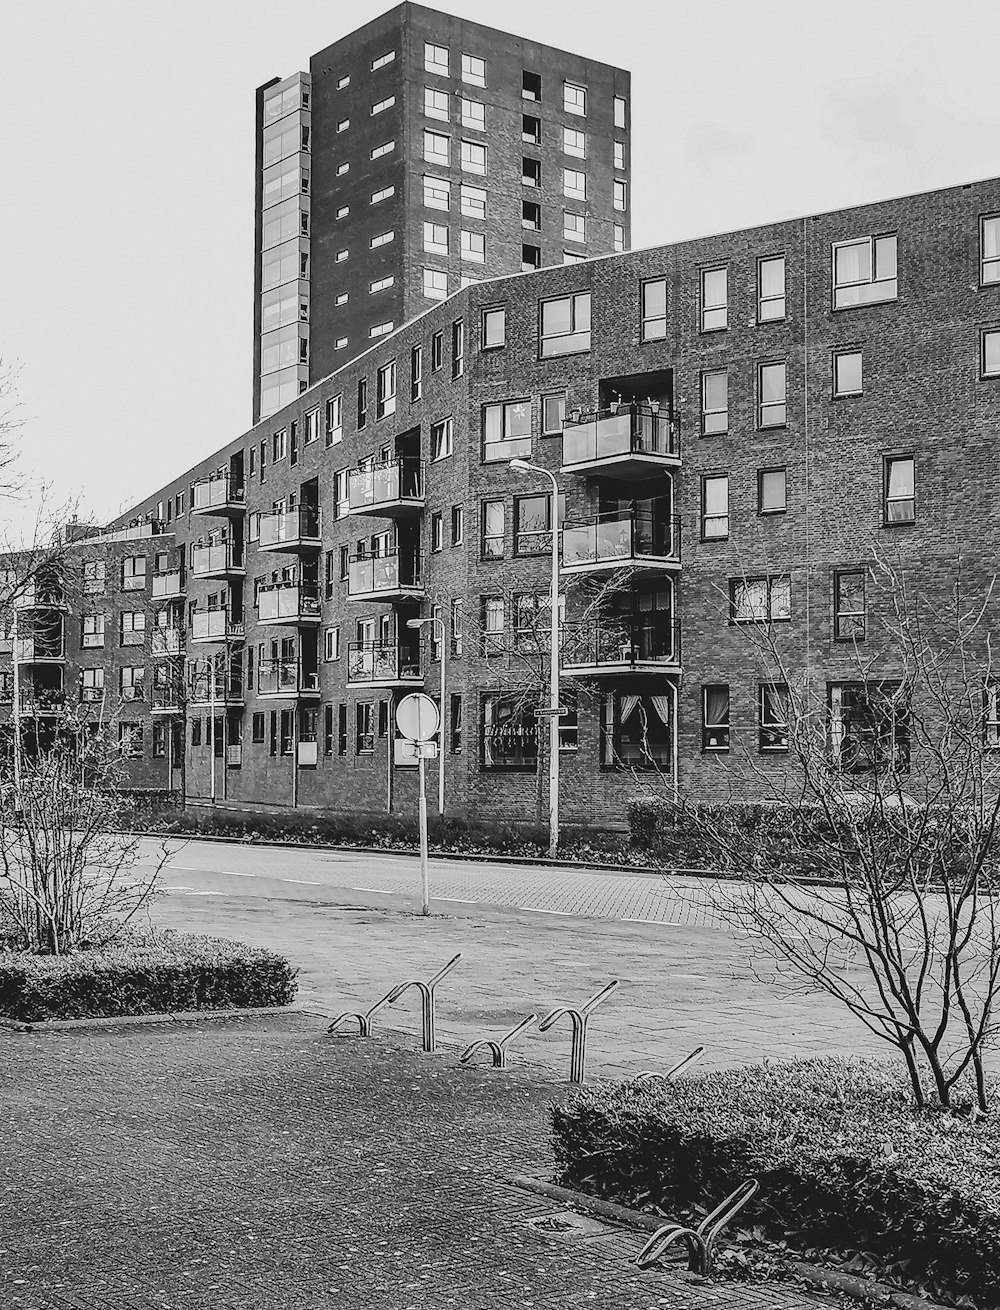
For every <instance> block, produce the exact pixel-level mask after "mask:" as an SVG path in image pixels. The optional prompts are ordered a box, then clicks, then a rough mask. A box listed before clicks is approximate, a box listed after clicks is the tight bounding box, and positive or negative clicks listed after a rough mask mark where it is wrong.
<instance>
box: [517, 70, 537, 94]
mask: <svg viewBox="0 0 1000 1310" xmlns="http://www.w3.org/2000/svg"><path fill="white" fill-rule="evenodd" d="M541 98H542V76H541V74H540V73H529V72H528V70H527V69H526V68H525V69H522V70H521V99H522V100H541Z"/></svg>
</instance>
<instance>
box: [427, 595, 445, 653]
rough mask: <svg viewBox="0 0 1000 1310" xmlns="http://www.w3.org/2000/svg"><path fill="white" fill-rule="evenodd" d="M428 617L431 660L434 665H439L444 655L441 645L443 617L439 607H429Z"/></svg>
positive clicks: (442, 639)
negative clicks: (429, 619) (429, 618)
mask: <svg viewBox="0 0 1000 1310" xmlns="http://www.w3.org/2000/svg"><path fill="white" fill-rule="evenodd" d="M430 617H431V622H430V623H429V624H428V627H429V628H430V638H431V659H432V660H433V661H434V663H435V664H439V663H440V662H441V656H442V654H443V653H444V648H443V644H442V643H443V641H444V636H443V633H444V615H443V613H442V610H441V606H440V605H432V606H431V614H430Z"/></svg>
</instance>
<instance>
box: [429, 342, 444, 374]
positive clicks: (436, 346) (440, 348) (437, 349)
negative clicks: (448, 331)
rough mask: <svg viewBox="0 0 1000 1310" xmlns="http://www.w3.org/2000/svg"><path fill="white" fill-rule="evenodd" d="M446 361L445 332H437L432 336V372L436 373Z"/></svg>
mask: <svg viewBox="0 0 1000 1310" xmlns="http://www.w3.org/2000/svg"><path fill="white" fill-rule="evenodd" d="M443 363H444V333H443V332H435V333H434V335H433V336H432V337H431V372H432V373H436V372H437V371H438V369H439V368H440V367H441V365H442V364H443Z"/></svg>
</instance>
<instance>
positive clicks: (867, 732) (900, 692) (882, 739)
mask: <svg viewBox="0 0 1000 1310" xmlns="http://www.w3.org/2000/svg"><path fill="white" fill-rule="evenodd" d="M829 714H830V718H829V723H830V753H831V755H832V757H833V761H834V763H836V764H838V765H839V766H840V768H841V769H843V770H844V771H845V772H849V773H874V772H883V771H891V772H906V771H907V770H908V769H909V767H910V722H909V718H910V715H909V697H908V692H907V689H906V688H905V687H904V686H903V684H902V683H901V682H832V683H830V686H829Z"/></svg>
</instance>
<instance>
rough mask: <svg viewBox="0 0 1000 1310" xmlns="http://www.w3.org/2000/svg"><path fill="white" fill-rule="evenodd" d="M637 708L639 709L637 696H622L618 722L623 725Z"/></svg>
mask: <svg viewBox="0 0 1000 1310" xmlns="http://www.w3.org/2000/svg"><path fill="white" fill-rule="evenodd" d="M638 708H639V697H638V696H623V697H622V698H621V712H620V718H619V720H618V722H619V723H621V724H624V723H625V720H626V719H629V718H631V717H632V715H633V714H634V713H635V711H636V710H637V709H638Z"/></svg>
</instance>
